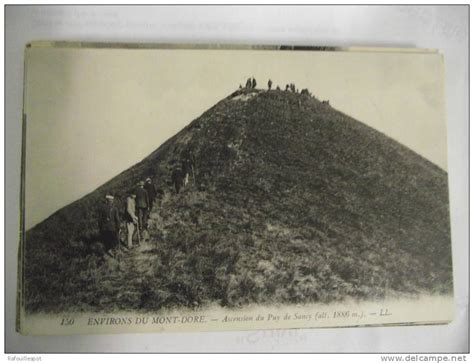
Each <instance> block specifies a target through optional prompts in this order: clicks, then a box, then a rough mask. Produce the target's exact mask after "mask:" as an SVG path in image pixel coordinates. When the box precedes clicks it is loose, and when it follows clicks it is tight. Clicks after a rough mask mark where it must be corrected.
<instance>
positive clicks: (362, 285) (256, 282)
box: [25, 89, 452, 311]
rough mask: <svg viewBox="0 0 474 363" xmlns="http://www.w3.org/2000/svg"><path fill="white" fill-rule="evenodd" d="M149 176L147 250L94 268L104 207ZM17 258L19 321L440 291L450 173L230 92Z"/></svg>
mask: <svg viewBox="0 0 474 363" xmlns="http://www.w3.org/2000/svg"><path fill="white" fill-rule="evenodd" d="M187 152H192V153H193V155H194V157H195V160H196V169H195V174H194V175H193V177H192V178H191V182H190V184H189V185H188V186H187V187H186V188H185V189H184V190H183V191H182V192H181V193H180V194H177V195H176V194H174V193H173V192H172V187H171V181H170V165H171V164H172V163H173V161H176V160H180V158H182V156H183V155H184V154H185V153H187ZM150 175H151V176H153V177H154V180H155V181H156V183H157V185H158V186H159V187H161V188H162V189H163V190H164V191H165V195H164V198H163V200H162V201H161V202H160V203H158V204H157V205H155V208H154V210H153V211H152V213H151V216H150V241H149V242H148V243H147V244H146V245H144V247H143V249H141V250H140V251H133V252H122V253H120V254H118V256H117V257H116V258H115V259H112V258H109V257H104V254H103V253H102V252H100V249H98V248H97V245H98V244H100V241H99V240H97V235H98V226H97V221H96V218H97V215H96V210H97V205H98V204H99V201H100V200H101V199H103V196H104V194H105V193H106V192H108V193H113V194H114V195H116V196H118V197H119V199H120V198H122V199H123V198H124V197H125V195H126V192H127V191H128V190H130V188H131V187H133V186H134V185H135V184H136V182H137V181H139V180H143V179H144V178H145V177H147V176H150ZM119 203H120V202H119ZM25 251H26V255H25V261H26V263H25V293H26V295H25V296H26V301H27V304H26V306H27V309H28V310H29V311H61V310H113V309H116V308H119V309H125V310H127V309H143V310H157V309H160V308H166V307H176V306H187V307H196V306H202V305H206V304H208V303H218V304H221V305H224V306H240V305H245V304H248V303H253V302H257V303H275V302H277V303H302V302H310V301H322V302H330V301H334V300H341V299H346V298H356V299H374V298H384V297H394V296H397V297H398V296H416V294H418V293H435V294H436V293H447V292H450V291H451V290H452V272H451V271H452V268H451V246H450V228H449V206H448V185H447V174H446V173H445V172H444V171H443V170H441V169H440V168H438V167H437V166H435V165H434V164H432V163H431V162H429V161H427V160H426V159H424V158H422V157H421V156H419V155H418V154H416V153H415V152H413V151H411V150H409V149H408V148H406V147H404V146H402V145H401V144H399V143H397V142H396V141H394V140H392V139H390V138H388V137H387V136H385V135H383V134H382V133H380V132H378V131H376V130H374V129H372V128H370V127H368V126H366V125H364V124H362V123H360V122H359V121H357V120H354V119H353V118H351V117H349V116H347V115H344V114H343V113H341V112H339V111H337V110H335V109H333V108H332V107H331V106H329V104H327V103H323V102H320V101H319V100H317V99H316V98H314V97H312V96H310V95H307V94H299V93H293V92H287V91H262V90H247V89H244V90H238V91H236V92H234V93H233V94H232V95H230V96H228V97H227V98H225V99H223V100H222V101H220V102H219V103H217V104H216V105H215V106H214V107H212V108H211V109H209V110H208V111H206V112H205V113H204V114H202V115H201V116H200V117H199V118H197V119H196V120H194V121H193V122H191V123H190V124H189V125H188V126H187V127H185V128H184V129H183V130H182V131H181V132H179V133H178V134H176V135H175V136H174V137H172V138H171V139H169V140H168V141H167V142H165V143H164V144H163V145H161V146H160V147H159V148H158V149H157V150H156V151H154V152H153V153H152V154H151V155H149V156H148V157H147V158H145V159H144V160H142V161H141V162H139V163H138V164H136V165H134V166H133V167H131V168H129V169H128V170H126V171H124V172H123V173H121V174H119V175H118V176H116V177H115V178H113V179H112V180H111V181H109V182H108V183H106V184H104V185H103V186H101V187H100V188H98V189H97V190H95V191H94V192H92V193H90V194H89V195H87V196H85V197H84V198H82V199H80V200H78V201H76V202H74V203H72V204H70V205H68V206H66V207H64V208H63V209H61V210H60V211H58V212H57V213H55V214H54V215H52V216H51V217H49V218H48V219H46V220H45V221H43V222H42V223H40V224H38V225H37V226H35V227H34V228H32V229H31V230H29V231H28V232H27V235H26V247H25Z"/></svg>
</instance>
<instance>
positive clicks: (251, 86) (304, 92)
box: [239, 77, 329, 104]
mask: <svg viewBox="0 0 474 363" xmlns="http://www.w3.org/2000/svg"><path fill="white" fill-rule="evenodd" d="M267 86H268V90H269V91H270V90H271V89H272V86H273V81H272V80H271V79H269V80H268V82H267ZM256 87H257V81H256V80H255V78H253V77H250V78H248V79H247V82H246V83H245V88H247V89H254V88H256ZM242 88H244V87H242V85H241V84H240V85H239V89H242ZM275 89H276V90H277V91H281V89H280V86H276V88H275ZM285 91H287V92H293V93H300V91H299V89H298V88H296V86H295V84H294V83H288V84H287V85H286V87H285ZM301 94H302V95H309V96H312V95H311V93H310V92H309V91H308V89H307V88H304V89H302V90H301ZM323 103H328V104H329V101H323Z"/></svg>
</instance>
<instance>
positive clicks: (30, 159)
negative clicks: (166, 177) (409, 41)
mask: <svg viewBox="0 0 474 363" xmlns="http://www.w3.org/2000/svg"><path fill="white" fill-rule="evenodd" d="M26 69H27V71H26V97H25V111H26V114H27V117H28V121H27V133H26V206H25V207H26V208H25V209H26V220H25V221H26V228H27V229H28V228H30V227H31V226H33V225H35V224H37V223H38V222H40V221H42V220H43V219H44V218H46V217H48V216H49V215H50V214H52V213H53V212H55V211H56V210H58V209H59V208H61V207H63V206H64V205H66V204H68V203H70V202H72V201H74V200H76V199H78V198H80V197H82V196H84V195H85V194H87V193H89V192H91V191H92V190H94V189H95V188H97V187H98V186H100V185H102V184H103V183H105V182H106V181H108V180H109V179H111V178H112V177H114V176H116V175H117V174H118V173H120V172H122V171H123V170H125V169H126V168H128V167H130V166H131V165H133V164H135V163H136V162H138V161H140V160H142V159H143V158H144V157H146V156H147V155H148V154H150V153H151V152H152V151H154V150H155V149H157V148H158V147H159V146H160V145H161V144H162V143H163V142H164V141H166V140H167V139H168V138H170V137H171V136H173V135H174V134H175V133H177V132H178V131H180V130H181V129H182V128H183V127H184V126H186V125H187V124H189V123H190V122H191V121H192V120H194V119H195V118H197V117H199V116H200V115H201V114H202V113H203V112H205V111H206V110H207V109H209V108H210V107H212V106H213V105H214V104H215V103H217V102H218V101H219V100H221V99H222V98H224V97H226V96H227V95H229V94H230V93H231V92H233V91H234V90H236V89H237V88H238V86H239V84H240V83H241V84H242V85H244V84H245V81H246V79H247V78H248V77H250V76H254V77H255V78H256V80H257V83H258V84H257V88H260V87H261V88H266V84H267V81H268V79H269V78H271V79H272V80H273V87H274V88H275V87H276V86H277V85H280V87H282V88H284V85H285V84H286V83H290V82H291V83H295V84H296V86H297V88H299V89H302V88H308V89H309V90H310V92H312V93H313V94H314V95H315V96H316V97H317V98H319V99H320V100H323V99H324V100H326V99H328V100H330V102H331V105H332V106H333V107H334V108H336V109H338V110H340V111H342V112H344V113H346V114H348V115H350V116H352V117H354V118H356V119H357V120H359V121H361V122H364V123H365V124H367V125H369V126H371V127H374V128H375V129H377V130H379V131H381V132H383V133H385V134H386V135H388V136H390V137H392V138H394V139H396V140H397V141H399V142H401V143H402V144H404V145H406V146H408V147H409V148H411V149H413V150H414V151H416V152H418V153H419V154H421V155H422V156H424V157H425V158H427V159H429V160H431V161H432V162H433V163H435V164H437V165H439V166H440V167H441V168H443V169H444V170H447V165H446V163H447V150H446V125H445V115H444V99H443V77H444V75H443V59H442V57H441V56H440V55H438V54H435V53H425V54H423V53H393V52H390V53H388V52H379V53H370V52H315V51H312V52H303V51H263V50H258V51H249V50H162V49H67V48H62V49H54V48H29V49H27V51H26Z"/></svg>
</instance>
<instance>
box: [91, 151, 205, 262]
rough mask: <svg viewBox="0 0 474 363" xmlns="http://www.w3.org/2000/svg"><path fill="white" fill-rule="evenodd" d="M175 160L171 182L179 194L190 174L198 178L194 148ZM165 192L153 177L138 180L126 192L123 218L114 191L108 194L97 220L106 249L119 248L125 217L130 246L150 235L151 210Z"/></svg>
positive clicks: (136, 245)
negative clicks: (157, 186)
mask: <svg viewBox="0 0 474 363" xmlns="http://www.w3.org/2000/svg"><path fill="white" fill-rule="evenodd" d="M172 163H173V166H172V169H171V183H172V188H173V190H174V193H176V194H178V193H179V192H180V190H181V189H182V188H183V187H186V186H187V185H188V184H189V181H190V178H191V177H192V178H193V180H195V179H196V177H195V163H194V156H193V154H192V153H191V152H187V153H185V154H184V155H183V156H182V158H181V162H180V163H177V162H176V161H174V160H173V161H172ZM163 194H164V192H163V190H162V189H157V188H156V186H155V184H154V183H153V181H152V178H151V177H148V178H146V180H145V181H143V180H141V181H139V182H138V183H137V185H136V187H135V188H133V189H132V190H130V191H129V192H128V193H127V198H126V204H125V206H124V208H123V209H124V210H123V216H124V217H123V218H122V216H121V214H122V213H120V208H119V207H118V206H117V203H116V201H115V197H114V196H113V195H112V194H111V193H108V194H106V196H105V202H104V203H103V204H102V205H101V206H100V208H99V211H98V224H99V231H100V236H101V240H102V243H103V244H104V247H105V250H106V252H107V253H109V254H110V255H112V251H113V249H115V248H117V249H118V250H120V245H121V238H120V232H121V226H122V219H124V222H125V225H126V233H127V239H126V242H127V243H126V247H127V248H128V249H132V248H136V247H138V246H139V245H140V244H141V242H142V241H144V240H146V239H147V238H148V220H149V217H150V212H151V210H152V208H153V206H154V205H155V203H156V202H161V199H162V196H163ZM145 231H146V232H147V233H145ZM134 237H136V238H135V239H137V240H138V241H137V243H134V241H133V240H134Z"/></svg>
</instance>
